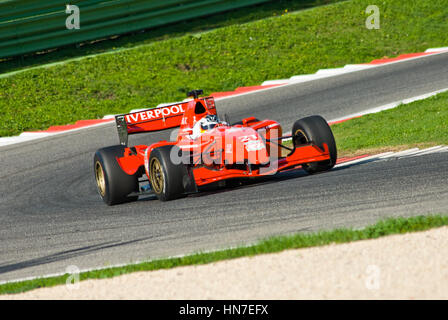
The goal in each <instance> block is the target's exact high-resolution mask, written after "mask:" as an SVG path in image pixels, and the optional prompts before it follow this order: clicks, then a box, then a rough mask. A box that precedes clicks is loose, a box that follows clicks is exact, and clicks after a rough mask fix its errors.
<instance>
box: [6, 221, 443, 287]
mask: <svg viewBox="0 0 448 320" xmlns="http://www.w3.org/2000/svg"><path fill="white" fill-rule="evenodd" d="M446 225H448V216H443V215H428V216H417V217H410V218H402V217H400V218H390V219H387V220H382V221H379V222H378V223H376V224H374V225H371V226H367V227H365V228H363V229H361V230H354V229H348V228H345V229H336V230H332V231H321V232H315V233H308V234H306V233H299V234H295V235H290V236H278V237H271V238H268V239H266V240H263V241H260V242H259V243H257V244H255V245H252V246H248V247H239V248H234V249H227V250H221V251H215V252H209V253H197V254H193V255H189V256H185V257H181V258H170V259H161V260H154V261H150V262H144V263H140V264H135V265H129V266H125V267H116V268H109V269H103V270H97V271H89V272H84V273H81V274H80V277H79V279H80V280H81V281H82V280H87V279H104V278H111V277H115V276H119V275H122V274H127V273H131V272H137V271H151V270H159V269H170V268H174V267H179V266H188V265H200V264H206V263H211V262H216V261H221V260H226V259H234V258H239V257H243V256H253V255H257V254H265V253H274V252H279V251H283V250H286V249H298V248H308V247H315V246H323V245H328V244H332V243H345V242H351V241H357V240H366V239H375V238H379V237H382V236H387V235H392V234H402V233H407V232H415V231H423V230H427V229H430V228H436V227H441V226H446ZM69 276H70V275H68V274H66V275H63V276H58V277H52V278H44V279H36V280H28V281H23V282H15V283H7V284H3V285H0V294H8V293H20V292H25V291H29V290H33V289H37V288H43V287H51V286H55V285H61V284H65V283H66V281H67V278H68V277H69Z"/></svg>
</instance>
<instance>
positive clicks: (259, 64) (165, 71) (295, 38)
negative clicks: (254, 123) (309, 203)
mask: <svg viewBox="0 0 448 320" xmlns="http://www.w3.org/2000/svg"><path fill="white" fill-rule="evenodd" d="M369 4H371V3H370V1H369V0H353V1H344V2H338V3H336V4H332V5H329V6H322V7H316V8H313V9H311V10H305V11H301V12H299V13H293V14H289V13H288V14H284V15H283V16H276V17H271V18H267V19H263V20H259V21H255V22H250V23H246V24H241V25H240V24H238V25H230V26H226V27H223V28H220V29H216V30H214V31H211V32H207V33H204V34H200V35H196V36H192V35H186V36H182V37H178V38H173V39H168V40H164V41H158V42H155V43H152V44H150V45H147V46H142V47H138V48H134V49H130V50H127V51H120V52H116V53H113V54H108V55H100V56H96V57H91V58H86V59H83V60H79V61H72V62H70V63H67V64H64V65H57V66H53V67H51V68H45V69H34V70H28V71H25V72H23V73H19V74H16V75H14V76H11V77H8V78H2V79H0V114H1V119H2V121H1V122H0V136H11V135H16V134H18V133H20V132H22V131H26V130H41V129H45V128H47V127H49V126H51V125H61V124H67V123H73V122H74V121H76V120H80V119H95V118H99V117H102V116H104V115H106V114H117V113H123V112H127V111H129V110H130V109H135V108H143V107H147V106H154V105H157V104H159V103H162V102H167V101H179V100H180V99H183V98H185V92H186V91H187V90H189V89H192V88H202V89H204V90H205V92H206V93H211V92H213V91H228V90H233V89H235V88H236V87H238V86H247V85H256V84H260V83H261V82H262V81H264V80H269V79H279V78H287V77H290V76H292V75H296V74H306V73H313V72H316V71H317V70H318V69H320V68H332V67H339V66H342V65H344V64H348V63H363V62H367V61H370V60H372V59H375V58H379V57H384V56H395V55H398V54H401V53H407V52H419V51H423V50H425V49H426V48H428V47H438V46H439V47H440V46H444V45H446V43H448V33H447V32H445V31H446V30H447V29H448V8H447V7H446V6H445V3H444V2H443V1H431V0H421V1H414V2H409V1H405V0H383V1H382V2H381V3H380V4H379V9H380V13H381V25H380V26H381V27H380V29H373V30H369V29H367V28H366V26H365V21H366V19H367V17H368V16H369V14H366V12H365V10H366V8H367V6H368V5H369Z"/></svg>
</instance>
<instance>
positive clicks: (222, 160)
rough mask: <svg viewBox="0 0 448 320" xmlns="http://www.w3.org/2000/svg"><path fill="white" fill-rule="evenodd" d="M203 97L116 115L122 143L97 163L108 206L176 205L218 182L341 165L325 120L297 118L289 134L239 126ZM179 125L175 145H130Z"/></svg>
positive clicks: (274, 125) (268, 125)
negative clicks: (150, 199)
mask: <svg viewBox="0 0 448 320" xmlns="http://www.w3.org/2000/svg"><path fill="white" fill-rule="evenodd" d="M201 94H202V90H193V91H191V92H189V94H188V96H189V97H193V99H192V100H191V101H188V102H183V103H177V104H173V105H168V106H162V107H157V108H153V109H147V110H144V111H139V112H134V113H129V114H123V115H118V116H116V117H115V120H116V124H117V130H118V135H119V139H120V145H116V146H111V147H107V148H102V149H99V150H98V151H97V152H96V153H95V157H94V172H95V178H96V183H97V186H98V192H99V194H100V196H101V198H102V199H103V200H104V202H105V203H107V204H108V205H114V204H118V203H123V202H127V201H133V200H137V198H138V196H140V195H146V194H155V195H156V196H157V198H158V199H159V200H162V201H166V200H172V199H176V198H179V197H182V196H185V195H187V194H189V193H195V192H198V187H201V186H204V185H207V184H211V183H214V182H219V181H235V180H238V179H242V178H252V177H261V176H267V175H272V174H275V173H277V172H280V171H284V170H291V169H296V168H299V167H302V168H303V169H304V170H306V171H307V172H309V173H316V172H321V171H326V170H329V169H331V168H332V167H333V166H334V165H335V164H336V157H337V151H336V143H335V140H334V137H333V133H332V132H331V129H330V127H329V126H328V124H327V122H326V121H325V120H324V119H323V118H322V117H320V116H310V117H306V118H302V119H300V120H297V121H296V122H295V123H294V125H293V127H292V134H291V135H288V136H283V135H282V128H281V126H280V124H279V123H278V122H276V121H274V120H262V121H260V120H258V119H256V118H254V117H249V118H245V119H243V120H242V121H240V122H238V123H235V124H233V125H230V124H229V123H228V121H222V120H220V119H219V118H218V116H217V112H216V107H215V101H214V98H213V97H205V98H200V97H199V95H201ZM226 118H227V117H226ZM176 127H179V129H178V132H177V134H176V133H175V132H174V133H175V136H174V137H172V139H171V141H159V142H156V143H153V144H151V145H136V146H133V147H129V146H128V135H130V134H137V133H144V132H154V131H159V130H164V129H169V128H176ZM285 139H292V146H291V147H288V146H285V145H283V144H282V140H285ZM282 151H285V153H287V155H285V156H283V152H282ZM145 175H146V177H147V179H145V178H144V176H145ZM142 178H143V180H142Z"/></svg>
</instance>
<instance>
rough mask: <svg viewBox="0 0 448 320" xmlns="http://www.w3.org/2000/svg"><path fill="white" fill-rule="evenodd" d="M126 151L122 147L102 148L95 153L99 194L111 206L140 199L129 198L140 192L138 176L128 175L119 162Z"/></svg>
mask: <svg viewBox="0 0 448 320" xmlns="http://www.w3.org/2000/svg"><path fill="white" fill-rule="evenodd" d="M124 150H125V147H124V146H121V145H118V146H111V147H107V148H102V149H99V150H98V151H97V152H96V153H95V157H94V159H93V170H94V173H95V179H96V184H97V188H98V193H99V194H100V196H101V198H102V199H103V201H104V202H105V203H106V204H107V205H109V206H111V205H114V204H119V203H124V202H129V201H135V200H137V199H138V196H132V197H129V196H128V194H130V193H132V192H138V176H137V174H135V175H128V174H127V173H126V172H124V171H123V170H122V169H121V168H120V165H119V164H118V162H117V158H120V157H122V156H123V154H124Z"/></svg>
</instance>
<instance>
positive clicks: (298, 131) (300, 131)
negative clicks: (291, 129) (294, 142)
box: [294, 129, 308, 143]
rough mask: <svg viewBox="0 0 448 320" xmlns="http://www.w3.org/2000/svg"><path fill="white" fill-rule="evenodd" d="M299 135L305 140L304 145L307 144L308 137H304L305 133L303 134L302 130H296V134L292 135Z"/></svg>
mask: <svg viewBox="0 0 448 320" xmlns="http://www.w3.org/2000/svg"><path fill="white" fill-rule="evenodd" d="M299 133H300V134H301V135H302V137H303V138H305V140H306V143H308V137H307V136H306V134H305V132H303V130H302V129H298V130H296V132H295V133H294V135H295V136H298V135H299Z"/></svg>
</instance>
